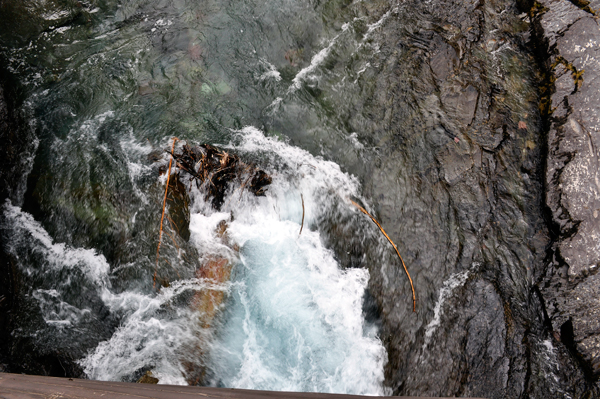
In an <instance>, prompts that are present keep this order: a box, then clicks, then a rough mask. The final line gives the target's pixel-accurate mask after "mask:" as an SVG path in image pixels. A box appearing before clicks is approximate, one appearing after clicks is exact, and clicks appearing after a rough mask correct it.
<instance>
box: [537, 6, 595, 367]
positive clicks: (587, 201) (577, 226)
mask: <svg viewBox="0 0 600 399" xmlns="http://www.w3.org/2000/svg"><path fill="white" fill-rule="evenodd" d="M582 3H583V2H575V1H573V2H570V1H567V0H546V1H540V4H541V5H542V6H543V8H541V9H540V15H539V16H538V20H539V23H540V26H541V28H542V30H543V36H544V38H545V39H546V40H547V45H548V50H547V51H548V54H549V59H548V61H547V62H548V64H547V65H546V67H547V68H549V69H550V71H549V72H550V73H551V74H552V75H551V76H553V78H552V80H554V93H553V94H552V95H551V97H550V98H549V99H548V100H549V103H550V104H551V105H550V106H551V109H550V112H551V115H550V118H549V122H550V128H549V133H548V158H547V170H546V187H547V192H546V204H547V205H548V207H549V209H550V211H551V217H552V222H553V223H554V224H555V229H556V234H557V239H556V241H555V243H554V245H553V248H552V259H551V262H550V264H549V266H548V270H547V276H546V278H545V279H544V281H543V283H542V286H541V289H542V293H543V296H544V301H545V303H546V309H547V312H548V316H549V318H550V320H551V322H552V326H553V328H554V330H555V331H557V332H558V331H560V333H561V340H562V342H564V343H565V344H566V345H567V346H569V347H570V349H571V350H572V351H574V352H575V353H577V354H578V355H580V356H581V358H582V359H583V360H584V364H585V366H586V367H587V371H588V372H589V373H591V374H592V375H594V376H596V377H597V376H598V375H599V374H600V275H597V274H596V273H597V270H598V266H600V162H599V160H598V156H599V153H598V146H599V145H600V26H599V25H598V21H597V17H596V15H594V14H595V13H596V12H595V11H594V10H596V9H598V8H600V1H594V2H591V3H590V4H589V5H587V7H584V8H580V7H578V6H576V5H575V4H582Z"/></svg>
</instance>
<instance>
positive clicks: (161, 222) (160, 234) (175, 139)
mask: <svg viewBox="0 0 600 399" xmlns="http://www.w3.org/2000/svg"><path fill="white" fill-rule="evenodd" d="M177 140H179V139H178V138H177V137H173V145H172V146H171V158H169V171H168V172H167V186H166V187H165V198H164V199H163V206H162V216H161V217H160V230H159V233H158V247H156V266H155V267H154V276H153V277H152V288H156V271H157V270H158V258H159V257H160V243H161V241H162V233H163V220H164V218H165V207H166V206H167V193H168V191H169V178H170V177H171V164H172V163H173V151H175V142H176V141H177Z"/></svg>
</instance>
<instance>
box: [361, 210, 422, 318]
mask: <svg viewBox="0 0 600 399" xmlns="http://www.w3.org/2000/svg"><path fill="white" fill-rule="evenodd" d="M350 202H352V205H354V206H355V207H357V208H358V209H359V210H360V211H361V212H362V213H364V214H365V215H367V216H368V217H370V218H371V220H372V221H373V222H375V224H376V225H377V227H379V230H381V232H382V233H383V235H384V236H385V238H387V240H388V241H389V242H390V244H392V247H394V250H396V254H397V255H398V258H400V262H402V267H404V271H405V272H406V275H407V276H408V281H410V288H411V290H412V298H413V312H416V311H417V310H416V309H417V299H416V296H415V287H414V285H413V281H412V278H410V274H409V273H408V269H407V268H406V264H405V263H404V259H402V256H400V251H398V247H396V244H394V242H393V241H392V239H391V238H390V236H388V235H387V233H386V232H385V230H384V229H383V227H381V225H380V224H379V222H378V221H377V220H376V219H375V218H374V217H373V216H372V215H371V214H370V213H369V212H367V210H366V209H365V208H363V207H362V206H360V205H358V204H357V203H356V202H354V201H352V200H350Z"/></svg>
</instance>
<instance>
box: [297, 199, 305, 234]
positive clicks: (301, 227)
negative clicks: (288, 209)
mask: <svg viewBox="0 0 600 399" xmlns="http://www.w3.org/2000/svg"><path fill="white" fill-rule="evenodd" d="M300 199H301V200H302V224H301V225H300V233H298V237H300V234H302V229H303V228H304V196H303V195H302V193H301V194H300Z"/></svg>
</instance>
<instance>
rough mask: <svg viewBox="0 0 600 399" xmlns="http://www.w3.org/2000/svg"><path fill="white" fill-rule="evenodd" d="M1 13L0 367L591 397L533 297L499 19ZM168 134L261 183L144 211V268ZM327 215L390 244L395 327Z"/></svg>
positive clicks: (538, 256)
mask: <svg viewBox="0 0 600 399" xmlns="http://www.w3.org/2000/svg"><path fill="white" fill-rule="evenodd" d="M0 10H1V11H2V14H1V15H0V57H1V58H0V59H1V60H2V62H3V64H4V71H3V76H6V77H8V78H5V79H4V80H5V81H8V80H10V81H11V82H12V83H11V85H12V86H10V85H8V86H10V87H16V88H15V89H14V90H12V91H11V92H10V93H13V94H10V95H11V96H13V97H14V98H15V99H16V100H15V101H14V103H15V104H17V106H16V111H15V112H16V114H17V115H18V118H20V119H21V120H22V121H24V122H23V123H22V128H21V131H20V133H19V134H20V137H21V140H22V141H23V142H24V144H22V150H21V152H20V158H19V162H18V163H16V166H14V169H12V170H13V172H14V173H13V176H14V179H12V180H11V183H10V185H9V188H8V189H7V194H6V197H7V200H6V202H5V203H4V204H3V205H2V208H1V216H0V234H1V236H2V245H3V251H4V255H5V257H6V260H4V261H3V263H2V267H4V268H5V269H6V270H5V272H6V273H5V274H7V275H9V276H10V277H4V278H5V279H8V280H10V281H9V283H7V284H5V285H4V286H5V287H6V288H4V291H3V293H2V294H3V295H6V296H10V298H11V299H10V300H9V301H6V302H5V303H4V304H3V305H2V306H4V307H5V311H6V312H8V313H7V314H8V316H6V317H5V320H6V321H7V322H6V323H7V324H6V326H8V327H7V328H8V329H9V331H8V333H7V334H8V335H6V336H10V338H9V339H8V340H6V341H5V344H4V346H3V347H2V350H3V351H4V353H5V354H4V355H3V357H2V358H0V362H2V363H4V366H3V368H4V369H5V370H7V371H11V372H28V373H38V374H52V375H65V376H76V377H83V378H91V379H100V380H115V381H131V382H134V381H137V380H138V379H139V378H140V377H142V376H143V375H144V374H145V373H147V372H151V373H152V375H153V376H154V377H156V378H158V379H159V383H166V384H186V383H188V381H187V380H186V378H185V374H186V372H187V371H186V370H189V369H190V368H192V369H197V370H201V371H200V372H198V374H199V375H200V376H201V377H200V378H199V380H198V381H199V383H201V384H203V385H209V386H218V387H236V388H249V389H266V390H286V391H315V392H337V393H353V394H367V395H389V394H395V395H430V396H453V395H457V396H481V397H489V398H505V397H507V398H513V397H514V398H517V397H532V398H533V397H539V398H542V397H544V398H548V397H561V398H562V397H579V396H581V395H584V394H585V393H587V394H590V392H592V391H593V390H594V389H596V388H595V387H594V386H592V385H590V382H589V381H588V378H587V377H586V376H585V375H584V372H583V371H581V368H580V366H579V364H578V361H577V359H576V358H574V356H573V355H572V354H571V353H570V352H569V351H568V350H567V349H566V348H565V347H564V346H562V345H561V344H559V343H557V341H556V340H554V339H553V336H552V332H551V330H550V329H549V328H548V323H547V316H546V315H545V314H544V312H545V311H544V307H543V301H542V300H541V297H540V293H539V289H538V288H537V287H536V284H537V282H538V281H540V278H541V276H542V275H543V273H544V267H545V257H546V254H547V249H548V247H549V245H550V242H551V232H550V230H549V228H548V226H547V223H546V219H545V218H546V216H545V214H544V212H545V211H544V208H543V195H544V194H543V184H542V181H543V178H542V177H541V176H542V175H543V162H544V160H545V145H546V144H545V142H544V136H543V131H544V121H543V119H542V117H541V116H540V112H539V108H538V103H539V92H538V87H537V85H538V83H539V82H540V76H539V71H538V69H537V66H536V62H535V59H534V57H533V56H532V54H531V51H530V47H528V46H529V44H528V40H530V36H529V32H530V24H529V22H530V20H529V17H528V14H527V13H524V12H522V11H523V10H521V9H519V8H518V7H517V5H516V4H515V3H514V2H511V1H508V0H495V1H491V0H490V1H465V2H459V3H454V2H451V1H443V0H440V1H437V0H430V1H420V2H416V1H414V2H413V1H389V0H386V1H382V0H376V1H348V0H333V1H327V2H322V1H316V0H311V1H308V0H307V1H290V0H269V1H255V0H237V1H230V0H222V1H220V0H194V1H192V0H152V1H151V0H121V1H117V0H85V1H75V0H41V1H36V2H16V1H4V2H0ZM8 86H7V87H8ZM14 93H16V94H14ZM11 98H12V97H11ZM173 137H177V138H178V139H179V140H180V144H181V143H182V142H185V141H187V142H190V143H196V144H198V143H210V144H213V145H217V146H219V147H220V148H224V149H226V150H227V151H231V152H232V153H234V154H236V155H238V156H240V158H241V159H243V160H245V161H248V162H250V161H251V162H254V163H256V164H257V165H260V167H261V168H262V169H264V170H265V171H266V172H267V173H269V174H270V175H271V176H272V178H273V183H272V184H271V185H270V186H269V187H268V190H267V192H266V196H264V197H253V196H251V195H249V194H248V193H244V192H243V190H241V188H242V187H240V185H237V186H232V187H230V189H229V191H228V192H227V194H226V197H225V203H224V205H223V207H222V208H221V209H220V210H218V211H217V210H214V209H213V208H212V207H211V206H210V204H209V203H208V202H207V201H206V199H205V198H204V196H203V195H202V193H200V192H199V191H198V189H197V188H192V189H190V194H189V203H187V204H186V206H185V207H183V208H182V207H178V206H177V205H176V203H175V202H172V203H170V204H168V205H167V211H168V212H167V216H168V218H171V219H173V220H174V222H171V223H166V224H165V228H164V230H165V234H164V235H163V238H162V246H161V249H160V256H159V260H158V262H157V261H156V259H157V244H158V240H159V231H160V219H161V211H162V198H163V195H164V190H165V184H166V174H165V173H164V172H165V170H166V167H167V165H168V162H169V155H168V154H167V153H166V152H165V150H167V149H169V148H170V145H171V140H172V138H173ZM349 199H354V200H357V201H358V202H360V203H362V204H363V205H364V206H365V207H366V208H367V209H368V210H369V211H370V212H371V213H372V214H373V215H375V216H376V217H377V219H378V220H379V221H380V222H381V224H382V226H383V228H384V229H385V230H386V231H387V233H388V234H389V235H390V237H391V238H392V239H393V240H394V242H395V243H396V244H397V245H398V249H399V251H400V253H401V254H402V255H403V257H404V260H405V262H406V264H407V266H408V269H409V271H410V273H411V276H412V278H413V280H414V285H415V288H416V296H417V309H416V310H417V311H416V312H413V311H412V296H411V289H410V284H409V282H408V280H407V278H406V274H405V272H404V269H403V268H402V265H401V263H400V262H399V260H398V258H397V257H396V254H395V252H394V251H393V248H392V247H391V246H390V245H389V243H388V242H387V240H386V239H385V238H384V237H383V236H382V235H381V234H380V231H379V230H378V228H377V226H376V225H374V224H373V223H372V222H371V220H370V219H369V218H368V217H367V216H365V215H364V214H362V213H360V212H359V211H358V210H357V209H356V208H355V207H353V206H352V205H351V203H350V202H349ZM221 221H227V223H228V232H227V234H228V236H229V238H230V240H232V242H234V243H235V245H236V247H237V248H239V252H238V253H234V252H232V250H231V248H229V247H227V246H224V245H223V244H222V242H221V241H220V240H219V238H218V237H217V235H216V233H215V230H216V229H217V226H218V225H219V223H220V222H221ZM177 225H180V226H181V225H183V228H181V229H179V228H177V227H176V226H177ZM301 226H303V227H302V233H301V234H299V231H300V229H301ZM214 256H219V257H224V258H227V259H228V260H229V261H230V262H231V263H232V264H233V269H232V274H231V278H230V280H229V281H226V282H224V283H220V284H214V283H212V282H210V281H208V280H206V279H202V278H198V277H197V274H196V270H197V269H199V268H201V267H202V264H203V263H204V262H206V261H207V259H210V258H211V257H214ZM6 265H8V266H6ZM155 271H156V274H157V276H158V283H159V284H158V285H159V287H158V288H157V287H156V286H155V284H154V281H153V275H154V273H155ZM203 290H216V291H220V292H223V293H224V294H225V298H226V299H225V301H224V302H223V303H222V304H221V306H220V307H219V313H218V316H217V318H216V320H215V322H214V323H212V325H210V326H200V325H199V324H198V322H197V320H198V318H199V315H198V312H199V310H198V309H194V308H193V306H190V301H191V299H192V298H193V296H194V295H195V294H196V293H198V292H202V291H203ZM7 308H8V309H7ZM199 348H200V349H199ZM590 395H591V394H590Z"/></svg>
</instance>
